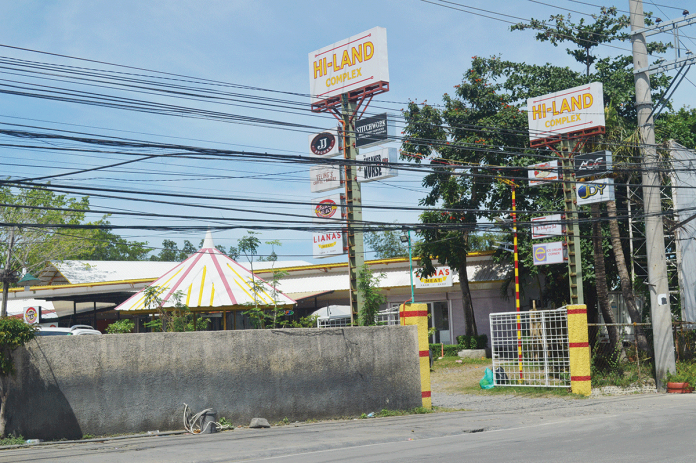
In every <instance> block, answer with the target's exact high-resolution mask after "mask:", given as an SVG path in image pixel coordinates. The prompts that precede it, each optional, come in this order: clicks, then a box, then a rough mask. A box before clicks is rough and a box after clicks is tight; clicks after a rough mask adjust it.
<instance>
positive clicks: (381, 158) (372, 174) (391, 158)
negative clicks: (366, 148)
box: [356, 148, 398, 182]
mask: <svg viewBox="0 0 696 463" xmlns="http://www.w3.org/2000/svg"><path fill="white" fill-rule="evenodd" d="M356 159H357V160H358V161H359V162H365V163H369V164H367V165H360V166H358V182H373V181H375V180H384V179H386V178H392V177H396V176H397V174H398V171H397V170H396V169H392V168H390V167H389V164H390V163H395V162H396V161H397V152H396V148H382V149H380V150H377V151H370V152H369V153H365V154H358V156H357V158H356Z"/></svg>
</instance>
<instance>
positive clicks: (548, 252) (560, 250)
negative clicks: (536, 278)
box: [532, 241, 566, 265]
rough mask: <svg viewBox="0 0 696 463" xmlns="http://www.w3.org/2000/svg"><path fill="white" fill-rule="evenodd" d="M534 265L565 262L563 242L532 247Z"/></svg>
mask: <svg viewBox="0 0 696 463" xmlns="http://www.w3.org/2000/svg"><path fill="white" fill-rule="evenodd" d="M532 256H533V257H534V265H546V264H562V263H564V262H565V259H566V255H565V246H563V241H556V242H553V243H541V244H533V245H532Z"/></svg>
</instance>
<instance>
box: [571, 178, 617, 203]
mask: <svg viewBox="0 0 696 463" xmlns="http://www.w3.org/2000/svg"><path fill="white" fill-rule="evenodd" d="M614 198H615V196H614V179H613V178H604V179H602V180H597V181H594V182H587V183H578V184H577V200H578V206H584V205H586V204H593V203H605V202H607V201H614Z"/></svg>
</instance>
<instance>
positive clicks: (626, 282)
mask: <svg viewBox="0 0 696 463" xmlns="http://www.w3.org/2000/svg"><path fill="white" fill-rule="evenodd" d="M607 214H608V215H609V230H610V231H611V246H612V248H613V249H614V258H615V259H616V267H617V269H618V271H619V280H620V281H621V294H622V295H623V298H624V302H625V303H626V309H627V310H628V314H629V315H630V317H631V321H632V322H633V323H640V322H641V320H642V317H641V313H640V312H639V311H638V306H637V305H636V299H635V297H634V296H633V288H632V287H631V278H630V277H629V275H628V268H627V267H626V258H625V257H624V252H623V246H622V245H621V235H620V234H619V222H618V221H617V220H616V201H609V202H607ZM634 332H635V336H636V340H637V341H638V347H639V348H640V350H642V351H643V352H649V351H650V344H648V339H647V338H646V337H645V332H644V331H643V328H642V327H640V326H636V327H634Z"/></svg>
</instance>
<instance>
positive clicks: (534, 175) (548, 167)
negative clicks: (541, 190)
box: [527, 161, 561, 186]
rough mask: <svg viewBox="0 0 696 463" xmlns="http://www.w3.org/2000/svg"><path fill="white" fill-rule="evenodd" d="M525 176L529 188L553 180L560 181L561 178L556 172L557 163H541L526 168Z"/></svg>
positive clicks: (557, 171)
mask: <svg viewBox="0 0 696 463" xmlns="http://www.w3.org/2000/svg"><path fill="white" fill-rule="evenodd" d="M527 169H528V170H527V176H528V177H529V186H536V185H541V184H543V183H549V182H552V181H554V180H560V179H561V176H560V174H559V170H558V161H549V162H542V163H541V164H534V165H532V166H527Z"/></svg>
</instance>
